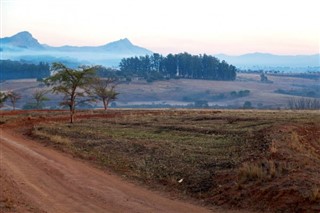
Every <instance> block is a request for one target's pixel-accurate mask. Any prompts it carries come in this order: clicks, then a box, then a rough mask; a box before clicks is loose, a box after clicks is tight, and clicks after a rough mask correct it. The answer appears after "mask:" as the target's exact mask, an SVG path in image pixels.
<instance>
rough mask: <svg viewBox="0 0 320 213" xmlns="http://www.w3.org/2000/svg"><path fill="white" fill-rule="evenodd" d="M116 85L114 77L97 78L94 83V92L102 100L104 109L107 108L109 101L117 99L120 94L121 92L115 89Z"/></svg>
mask: <svg viewBox="0 0 320 213" xmlns="http://www.w3.org/2000/svg"><path fill="white" fill-rule="evenodd" d="M115 87H116V84H115V80H114V79H107V80H101V79H96V81H95V84H94V85H93V93H94V95H95V96H97V97H98V98H99V99H101V100H102V102H103V107H104V110H107V109H108V105H109V103H110V102H111V101H113V100H115V99H116V98H117V96H118V95H119V93H117V92H116V91H115Z"/></svg>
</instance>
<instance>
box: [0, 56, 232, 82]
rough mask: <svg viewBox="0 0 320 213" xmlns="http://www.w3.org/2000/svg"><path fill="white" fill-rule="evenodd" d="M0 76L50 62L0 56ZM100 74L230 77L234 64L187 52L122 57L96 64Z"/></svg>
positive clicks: (42, 68) (43, 69) (34, 70)
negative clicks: (114, 62)
mask: <svg viewBox="0 0 320 213" xmlns="http://www.w3.org/2000/svg"><path fill="white" fill-rule="evenodd" d="M0 67H1V75H0V80H9V79H24V78H37V79H42V78H46V77H48V76H50V64H49V63H47V62H40V63H38V64H33V63H31V62H26V61H12V60H0ZM96 71H97V75H98V76H99V77H108V78H114V79H122V80H123V79H125V80H126V81H130V80H131V79H133V78H136V77H138V78H142V79H145V80H146V81H148V82H153V81H157V80H165V79H172V78H187V79H206V80H221V81H233V80H235V79H236V71H237V69H236V67H235V66H233V65H230V64H228V63H227V62H226V61H224V60H223V61H220V60H219V59H217V58H216V57H213V56H210V55H206V54H204V55H191V54H189V53H179V54H175V55H173V54H169V55H167V56H162V55H160V54H158V53H154V54H152V55H146V56H140V57H137V56H136V57H130V58H123V59H122V60H121V61H120V63H119V68H106V67H103V66H97V67H96Z"/></svg>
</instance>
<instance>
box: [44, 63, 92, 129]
mask: <svg viewBox="0 0 320 213" xmlns="http://www.w3.org/2000/svg"><path fill="white" fill-rule="evenodd" d="M51 70H52V72H53V73H54V74H53V75H52V76H50V77H48V78H46V79H45V80H44V82H45V83H46V85H47V86H51V87H52V91H53V93H56V94H59V93H61V94H63V95H64V98H63V101H62V102H61V103H60V104H61V105H63V106H67V107H69V110H70V123H73V121H74V115H75V109H76V105H77V104H79V103H80V102H85V101H89V100H92V99H85V97H88V96H89V95H90V90H89V88H90V85H91V84H92V82H93V80H94V79H95V71H96V67H88V66H80V67H78V69H71V68H68V67H66V66H65V65H64V64H62V63H53V64H52V67H51Z"/></svg>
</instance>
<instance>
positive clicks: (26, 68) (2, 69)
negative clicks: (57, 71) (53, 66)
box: [0, 60, 50, 81]
mask: <svg viewBox="0 0 320 213" xmlns="http://www.w3.org/2000/svg"><path fill="white" fill-rule="evenodd" d="M48 76H50V65H49V64H48V63H45V62H40V63H39V64H32V63H27V62H24V61H11V60H0V80H2V81H3V80H9V79H24V78H37V79H42V78H46V77H48Z"/></svg>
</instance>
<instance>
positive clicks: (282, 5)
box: [0, 0, 320, 55]
mask: <svg viewBox="0 0 320 213" xmlns="http://www.w3.org/2000/svg"><path fill="white" fill-rule="evenodd" d="M0 1H1V37H5V36H11V35H13V34H15V33H17V32H19V31H25V30H26V31H29V32H31V33H32V34H33V36H34V37H36V38H37V39H38V40H39V42H41V43H45V44H49V45H52V46H61V45H65V44H68V45H90V46H93V45H103V44H105V43H107V42H111V41H114V40H118V39H120V38H125V37H127V38H129V39H130V40H131V41H132V42H133V43H134V44H136V45H139V46H142V47H145V48H148V49H150V50H152V51H154V52H160V53H162V54H167V53H171V52H172V53H177V52H183V51H187V52H190V53H193V54H200V53H208V54H217V53H226V54H233V55H238V54H244V53H250V52H269V53H275V54H315V53H319V39H320V24H319V23H320V22H319V20H320V12H319V8H320V1H319V0H303V1H302V0H161V1H152V0H101V1H99V0H86V1H84V0H0Z"/></svg>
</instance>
